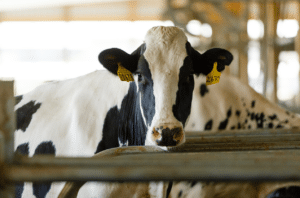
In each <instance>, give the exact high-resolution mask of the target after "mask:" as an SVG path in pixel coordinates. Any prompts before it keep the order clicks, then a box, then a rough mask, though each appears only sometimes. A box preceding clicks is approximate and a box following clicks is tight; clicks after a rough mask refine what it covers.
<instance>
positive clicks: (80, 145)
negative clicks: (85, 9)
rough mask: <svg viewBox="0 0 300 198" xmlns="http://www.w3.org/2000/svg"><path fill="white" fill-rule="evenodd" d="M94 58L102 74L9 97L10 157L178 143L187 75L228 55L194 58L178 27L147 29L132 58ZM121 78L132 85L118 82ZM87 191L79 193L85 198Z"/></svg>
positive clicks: (53, 191) (19, 192)
mask: <svg viewBox="0 0 300 198" xmlns="http://www.w3.org/2000/svg"><path fill="white" fill-rule="evenodd" d="M98 59H99V62H100V63H101V64H102V65H103V67H104V68H106V69H107V71H95V72H92V73H90V74H87V75H84V76H81V77H78V78H74V79H69V80H64V81H56V82H49V83H46V84H44V85H41V86H39V87H37V88H36V89H34V90H33V91H31V92H29V93H27V94H25V95H22V96H18V97H16V105H15V112H16V116H17V127H16V132H15V151H16V152H17V153H20V154H23V155H27V156H29V157H32V156H35V155H39V154H48V155H55V156H73V157H74V156H77V157H78V156H85V157H90V156H93V155H94V154H97V153H99V152H101V151H104V150H106V149H109V148H114V147H121V146H132V145H135V146H139V145H154V146H159V147H169V146H178V145H181V144H182V143H184V141H185V135H184V127H185V125H186V123H187V120H188V117H189V115H190V111H191V104H192V95H193V89H194V74H195V75H207V74H209V73H210V72H211V71H212V68H213V65H214V64H215V63H217V65H218V67H217V69H218V71H219V72H221V71H223V70H224V69H225V66H228V65H229V64H230V63H231V61H232V60H233V56H232V54H231V53H230V52H229V51H227V50H225V49H220V48H213V49H210V50H207V51H206V52H205V53H203V54H201V53H199V52H197V51H196V50H195V49H194V48H193V47H192V46H191V44H190V43H189V42H188V40H187V37H186V35H185V34H184V32H183V31H182V30H181V29H180V28H177V27H153V28H151V29H150V30H149V31H148V32H147V34H146V36H145V41H144V43H143V44H141V45H140V46H139V47H138V48H137V49H136V50H135V51H134V52H132V53H131V54H128V53H126V52H124V51H123V50H121V49H118V48H111V49H107V50H104V51H102V52H101V53H100V54H99V56H98ZM125 74H126V75H125ZM124 75H125V77H126V78H125V80H128V81H130V80H133V81H132V82H125V81H121V80H120V79H119V78H121V77H122V78H123V77H124ZM122 78H121V79H122ZM91 185H92V184H91ZM155 185H156V184H154V186H155ZM157 185H158V186H159V184H157ZM103 186H104V188H105V189H106V190H103V188H102V190H101V187H97V189H100V191H101V193H102V196H103V197H106V194H105V193H106V192H107V191H109V190H108V189H109V188H111V186H109V187H108V186H107V185H102V187H103ZM62 187H63V184H61V183H54V184H51V183H43V184H40V183H25V184H19V185H18V186H17V187H16V197H17V198H19V197H25V198H30V197H37V198H45V197H46V198H49V197H57V196H58V193H59V192H60V190H61V189H62ZM93 189H94V191H95V193H94V194H96V195H98V192H96V191H97V190H95V188H93ZM93 189H91V188H90V190H86V191H88V192H92V191H93ZM88 192H83V193H82V194H81V195H80V196H81V197H88ZM96 195H95V196H96ZM90 196H92V197H93V194H91V195H90ZM95 196H94V197H95Z"/></svg>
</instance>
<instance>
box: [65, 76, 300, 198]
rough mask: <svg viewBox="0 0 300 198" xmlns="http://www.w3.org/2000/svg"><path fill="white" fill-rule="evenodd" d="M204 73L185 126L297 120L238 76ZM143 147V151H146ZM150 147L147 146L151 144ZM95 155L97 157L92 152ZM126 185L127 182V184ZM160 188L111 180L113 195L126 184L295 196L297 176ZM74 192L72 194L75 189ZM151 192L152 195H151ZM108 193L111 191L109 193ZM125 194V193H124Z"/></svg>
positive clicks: (215, 196)
mask: <svg viewBox="0 0 300 198" xmlns="http://www.w3.org/2000/svg"><path fill="white" fill-rule="evenodd" d="M205 81H206V77H205V76H204V75H200V76H198V77H195V89H194V92H193V101H192V110H191V114H190V118H189V121H188V123H187V124H186V127H185V130H186V131H205V130H213V131H219V130H236V129H261V128H271V129H277V128H294V127H299V126H300V116H299V115H297V114H294V113H292V112H289V111H286V110H284V109H282V108H280V107H279V106H277V105H275V104H272V103H271V102H269V101H268V100H266V99H265V98H264V97H262V96H261V95H260V94H258V93H257V92H255V91H254V90H253V89H252V88H251V87H250V86H249V85H246V84H243V83H242V82H241V81H240V80H239V79H237V78H235V77H232V76H228V75H224V74H222V76H221V80H220V83H219V84H215V85H212V86H206V83H205ZM147 151H148V150H147V148H145V151H144V152H147ZM150 151H151V148H150ZM95 157H98V155H97V156H95ZM127 185H128V186H127ZM160 185H162V186H163V187H162V188H163V189H164V190H163V192H161V191H159V192H160V193H161V194H160V196H158V195H157V194H156V195H155V194H151V193H148V192H150V189H153V188H154V187H156V188H158V186H159V185H158V184H155V183H154V184H153V183H141V184H136V183H135V184H132V183H131V184H126V183H121V184H115V186H114V189H113V191H111V193H112V194H113V195H116V194H118V193H119V194H121V192H123V191H124V189H126V186H127V188H128V189H131V191H130V192H129V191H126V193H130V195H132V197H133V196H136V195H137V197H142V196H141V195H145V194H147V193H148V194H147V195H149V196H146V197H156V196H157V197H166V198H279V197H281V198H298V197H299V195H300V182H272V183H268V182H261V183H258V182H256V183H250V182H246V183H225V182H210V183H203V182H197V181H193V182H185V181H182V182H165V183H161V184H160ZM79 188H80V186H78V185H76V184H75V183H68V186H66V188H65V191H64V192H65V193H64V194H63V195H69V196H66V197H62V198H76V196H74V192H78V189H79ZM75 195H76V194H75ZM151 195H152V196H151ZM111 197H113V196H111ZM128 197H130V196H128Z"/></svg>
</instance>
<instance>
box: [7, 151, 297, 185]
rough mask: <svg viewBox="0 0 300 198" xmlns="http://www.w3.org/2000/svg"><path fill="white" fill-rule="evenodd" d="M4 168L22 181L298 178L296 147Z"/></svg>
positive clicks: (35, 161) (41, 160)
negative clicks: (282, 149)
mask: <svg viewBox="0 0 300 198" xmlns="http://www.w3.org/2000/svg"><path fill="white" fill-rule="evenodd" d="M21 161H22V162H23V163H22V164H23V165H13V166H9V167H6V168H5V171H4V173H5V174H6V175H7V178H8V180H9V181H11V182H20V181H83V180H92V181H160V180H201V181H256V180H259V181H273V180H274V181H275V180H276V181H282V180H300V166H299V164H300V151H299V150H288V151H286V152H285V151H251V152H250V151H248V152H208V153H188V154H187V153H157V154H153V153H152V154H146V155H144V154H138V155H136V154H133V155H130V154H128V155H125V156H117V157H113V158H105V157H101V158H98V159H97V158H95V159H90V160H87V159H86V158H79V159H76V158H70V159H68V158H50V157H49V158H48V159H47V158H45V157H33V158H30V159H26V160H21Z"/></svg>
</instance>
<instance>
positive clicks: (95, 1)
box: [0, 0, 300, 113]
mask: <svg viewBox="0 0 300 198" xmlns="http://www.w3.org/2000/svg"><path fill="white" fill-rule="evenodd" d="M299 10H300V3H299V1H294V0H255V1H251V0H248V1H247V0H235V1H226V0H84V1H83V0H59V1H58V0H52V1H46V0H26V1H22V0H0V80H10V79H15V93H16V95H19V94H23V93H26V92H28V91H30V90H32V89H34V88H35V87H36V86H38V85H40V84H42V83H44V82H46V81H52V80H63V79H68V78H74V77H77V76H80V75H84V74H86V73H89V72H92V71H94V70H100V69H103V68H102V67H101V65H100V64H99V63H98V60H97V57H98V54H99V52H100V51H102V50H104V49H107V48H111V47H118V48H121V49H123V50H125V51H126V52H128V53H131V52H132V51H133V50H135V49H136V48H137V47H138V46H139V45H140V44H141V42H143V38H144V36H145V33H146V32H147V30H148V29H150V28H151V27H153V26H157V25H165V26H172V25H176V26H179V27H181V28H184V29H185V31H186V32H187V34H188V39H189V41H190V42H191V44H192V45H193V46H194V48H196V49H197V50H199V51H200V52H203V51H205V50H207V49H209V48H212V47H222V48H226V49H228V50H230V51H231V52H232V53H233V54H234V57H235V59H234V62H233V63H232V65H231V67H230V68H228V69H227V71H226V72H227V73H229V74H231V75H233V76H236V77H238V78H240V79H241V80H242V81H243V82H245V83H247V84H249V85H250V86H252V87H253V88H254V89H255V90H256V91H257V92H259V93H261V94H262V95H264V96H265V97H266V98H268V99H269V100H271V101H272V102H274V103H278V104H279V105H281V106H283V107H285V108H287V109H289V110H292V111H294V112H298V113H300V94H299V93H300V91H299V84H300V80H299V74H300V73H299V52H300V42H299V39H300V36H299V20H300V14H299Z"/></svg>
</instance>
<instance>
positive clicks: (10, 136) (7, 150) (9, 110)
mask: <svg viewBox="0 0 300 198" xmlns="http://www.w3.org/2000/svg"><path fill="white" fill-rule="evenodd" d="M13 90H14V82H13V81H0V132H1V136H0V144H1V147H0V149H4V151H3V150H1V151H0V152H1V154H3V155H2V156H1V158H0V168H1V169H0V172H2V171H3V168H4V167H5V166H8V165H9V164H11V163H12V162H13V157H14V131H15V123H16V122H15V116H14V104H15V100H14V91H13ZM3 140H4V141H3ZM3 173H4V172H2V174H1V176H0V177H1V180H0V181H1V183H0V187H1V189H0V197H7V198H13V197H14V187H13V186H12V185H7V184H6V183H5V177H4V174H3Z"/></svg>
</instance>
